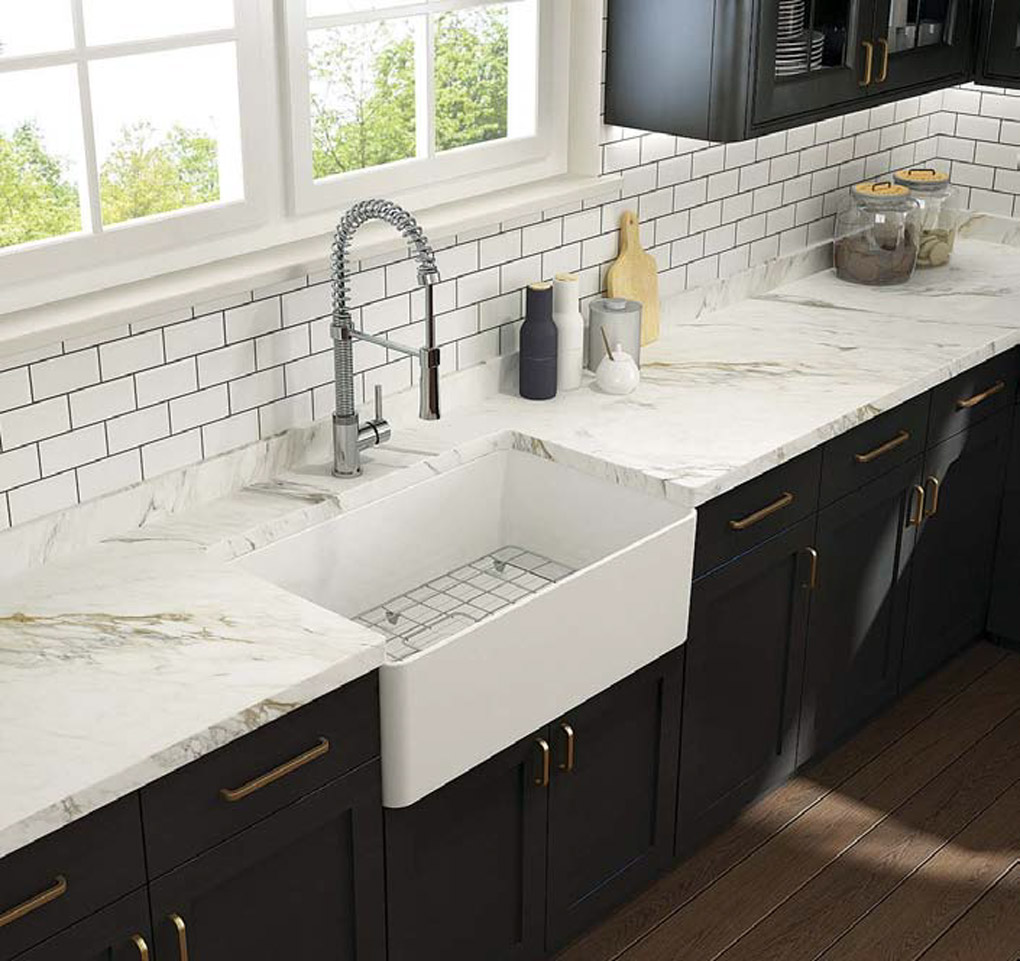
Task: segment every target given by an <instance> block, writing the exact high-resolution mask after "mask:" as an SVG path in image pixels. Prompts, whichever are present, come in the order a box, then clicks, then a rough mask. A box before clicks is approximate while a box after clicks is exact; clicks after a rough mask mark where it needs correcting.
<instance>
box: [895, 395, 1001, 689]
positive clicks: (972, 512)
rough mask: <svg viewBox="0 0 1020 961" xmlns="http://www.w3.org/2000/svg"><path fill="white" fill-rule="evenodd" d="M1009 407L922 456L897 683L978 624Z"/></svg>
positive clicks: (976, 630) (985, 597)
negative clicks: (921, 491)
mask: <svg viewBox="0 0 1020 961" xmlns="http://www.w3.org/2000/svg"><path fill="white" fill-rule="evenodd" d="M1012 413H1013V412H1012V410H1010V409H1006V410H1000V411H999V412H998V413H997V414H993V415H992V416H991V417H989V418H988V419H987V420H984V421H981V422H980V423H978V424H975V425H974V426H973V427H969V428H967V429H966V430H964V431H961V432H960V433H958V434H955V435H954V436H953V437H950V438H949V439H948V440H944V441H942V443H940V444H937V445H936V446H935V447H932V448H931V449H930V450H929V451H928V453H927V455H926V456H925V465H924V477H925V480H924V488H925V492H926V497H925V506H924V520H923V522H922V524H921V526H920V527H919V528H918V532H917V543H916V546H915V547H914V554H913V561H912V565H911V566H912V571H911V578H910V607H909V614H908V618H907V630H906V640H905V642H904V648H903V670H902V676H901V686H906V685H909V684H912V683H913V682H914V681H917V680H919V679H920V678H922V677H924V676H925V675H926V674H929V673H930V672H931V671H932V670H934V669H935V668H936V667H938V665H939V664H941V663H942V662H943V661H944V660H946V659H947V658H949V657H951V656H952V655H953V654H955V653H956V652H957V651H959V650H960V649H961V648H962V647H963V646H964V645H966V644H967V643H969V642H970V641H972V640H974V638H975V637H977V636H978V635H979V634H980V633H981V632H982V631H983V630H984V628H985V621H986V617H987V613H988V601H989V596H990V593H991V583H992V567H993V564H994V559H995V550H996V538H997V534H998V527H999V514H1000V506H1001V503H1002V490H1003V484H1004V479H1005V468H1006V461H1007V457H1008V453H1009V438H1010V428H1011V425H1012Z"/></svg>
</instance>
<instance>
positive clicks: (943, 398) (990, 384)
mask: <svg viewBox="0 0 1020 961" xmlns="http://www.w3.org/2000/svg"><path fill="white" fill-rule="evenodd" d="M1016 382H1017V352H1016V351H1013V350H1011V351H1009V352H1008V353H1005V354H1000V355H999V356H998V357H993V358H992V359H991V360H989V361H985V363H983V364H979V365H978V366H977V367H973V368H971V369H970V370H968V371H964V373H962V374H960V375H958V376H957V377H954V378H953V379H952V380H949V381H946V383H944V384H942V385H940V386H939V387H936V388H935V390H933V391H932V401H931V420H930V422H929V425H928V446H929V447H931V446H933V445H935V444H938V443H939V442H940V441H943V440H945V439H946V438H947V437H952V436H953V435H954V434H958V433H959V432H960V431H961V430H964V429H966V428H967V427H970V426H971V424H976V423H978V422H979V421H982V420H984V419H985V418H987V417H990V416H991V415H992V414H994V413H995V412H996V411H999V410H1002V408H1003V407H1008V406H1009V405H1010V404H1011V403H1012V402H1013V398H1014V396H1015V394H1016Z"/></svg>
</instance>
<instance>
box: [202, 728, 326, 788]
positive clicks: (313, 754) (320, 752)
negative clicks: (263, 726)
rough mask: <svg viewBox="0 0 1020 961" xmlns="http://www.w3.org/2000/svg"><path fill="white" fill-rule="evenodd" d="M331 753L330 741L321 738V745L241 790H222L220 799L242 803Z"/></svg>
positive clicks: (274, 769) (258, 778)
mask: <svg viewBox="0 0 1020 961" xmlns="http://www.w3.org/2000/svg"><path fill="white" fill-rule="evenodd" d="M328 753H329V739H328V738H324V737H320V738H319V743H318V744H316V745H315V747H313V748H312V749H311V750H310V751H305V753H304V754H300V755H298V756H297V757H296V758H293V759H292V760H290V761H287V762H286V763H285V764H281V765H280V766H279V767H274V768H273V770H271V771H268V772H267V773H265V774H263V775H262V776H261V777H257V778H255V780H254V781H249V782H248V783H247V784H242V785H241V786H240V787H239V788H233V789H231V788H226V787H225V788H222V789H221V790H220V797H221V798H223V800H224V801H229V802H231V803H233V802H234V801H241V800H243V799H244V798H246V797H248V796H249V795H251V794H254V793H255V792H256V791H260V790H262V788H264V787H266V786H267V785H269V784H272V783H273V782H274V781H279V780H280V778H282V777H286V776H287V775H288V774H293V773H294V772H295V771H296V770H298V768H302V767H304V766H305V765H306V764H311V763H312V761H317V760H318V759H319V758H320V757H324V756H325V755H326V754H328Z"/></svg>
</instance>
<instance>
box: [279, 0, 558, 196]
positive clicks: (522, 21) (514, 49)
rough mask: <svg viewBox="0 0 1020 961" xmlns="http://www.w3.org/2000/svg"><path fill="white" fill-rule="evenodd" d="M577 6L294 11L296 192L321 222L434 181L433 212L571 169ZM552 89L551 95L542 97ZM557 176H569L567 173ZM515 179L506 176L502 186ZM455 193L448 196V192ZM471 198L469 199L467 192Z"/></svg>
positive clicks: (377, 2)
mask: <svg viewBox="0 0 1020 961" xmlns="http://www.w3.org/2000/svg"><path fill="white" fill-rule="evenodd" d="M568 7H569V4H564V3H551V2H548V0H546V2H540V0H502V2H497V3H493V2H483V0H419V2H413V0H306V2H305V3H301V2H296V3H291V4H288V10H289V16H288V21H287V23H288V38H289V42H288V57H289V64H288V66H289V80H290V100H291V119H292V131H291V137H292V143H291V149H292V155H291V159H292V177H293V183H292V190H293V197H294V199H295V205H296V208H297V209H298V210H299V211H301V212H309V211H314V210H318V209H322V208H324V207H332V208H335V207H336V206H337V205H338V204H340V203H343V202H344V201H346V200H349V199H352V198H354V197H359V196H364V195H366V194H367V193H381V192H384V191H385V192H386V195H387V196H394V195H396V196H399V195H400V194H401V193H402V192H406V191H408V190H412V189H415V190H416V193H417V195H418V196H420V195H421V192H422V191H421V188H422V185H429V187H430V189H429V191H428V193H429V195H430V200H431V202H432V203H436V202H442V201H444V200H447V199H452V198H454V197H456V196H463V194H464V185H463V183H460V184H458V185H457V186H453V185H452V182H453V181H455V180H459V179H460V178H463V177H465V176H473V177H474V178H475V183H476V185H477V186H479V187H480V188H481V189H484V184H485V182H486V178H485V177H484V176H482V175H484V174H488V175H489V178H490V179H489V183H490V187H489V189H492V187H491V185H492V184H498V185H500V186H506V185H508V179H507V172H510V176H511V179H512V181H513V182H523V181H525V180H527V179H534V178H535V177H536V176H543V175H546V176H548V175H550V174H551V173H555V172H562V170H563V167H564V157H563V156H562V152H561V151H558V148H559V147H561V146H562V143H563V140H564V137H563V129H564V125H565V108H566V102H567V93H568V91H567V85H568V77H567V75H566V74H565V73H564V69H563V68H564V67H565V66H566V65H567V63H568V61H569V58H568V57H564V56H561V57H559V58H557V57H556V56H554V50H555V48H556V47H557V45H560V46H561V47H562V48H563V49H567V47H568V46H569V45H568V44H567V40H568V33H567V31H568V24H569V17H568V15H567V14H568V10H567V8H568ZM539 90H541V91H542V94H543V95H542V97H541V98H539V96H538V91H539ZM557 168H558V169H557ZM495 171H502V174H500V175H498V179H491V178H492V177H493V176H494V172H495ZM444 184H446V185H447V186H446V188H445V189H444V186H443V185H444ZM468 192H470V190H469V191H468Z"/></svg>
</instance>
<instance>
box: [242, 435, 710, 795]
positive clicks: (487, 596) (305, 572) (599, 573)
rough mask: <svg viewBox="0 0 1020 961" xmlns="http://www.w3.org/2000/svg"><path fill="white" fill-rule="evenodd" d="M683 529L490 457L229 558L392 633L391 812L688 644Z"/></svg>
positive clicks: (560, 477) (608, 484)
mask: <svg viewBox="0 0 1020 961" xmlns="http://www.w3.org/2000/svg"><path fill="white" fill-rule="evenodd" d="M538 449H541V448H538ZM694 526H695V515H694V512H693V511H687V510H681V509H679V508H678V507H677V506H676V505H674V504H671V503H670V502H669V501H667V500H665V499H663V498H660V497H655V496H652V495H650V494H647V493H645V492H643V491H639V490H636V489H633V488H630V487H626V486H622V485H620V484H616V483H614V482H613V481H612V480H608V479H603V478H600V477H596V476H593V475H592V474H589V473H585V472H582V471H580V470H577V469H574V468H572V467H569V466H565V465H562V464H558V463H556V462H555V461H553V460H551V459H549V458H548V457H547V456H543V455H542V454H536V453H530V452H526V451H523V450H517V449H510V450H496V451H492V452H490V453H486V454H483V455H482V456H479V457H477V458H476V459H474V460H472V461H470V462H468V463H465V464H462V465H460V466H458V467H455V468H453V469H452V470H449V471H447V472H445V473H442V474H439V475H437V476H435V477H432V478H429V479H428V480H424V481H422V482H420V483H418V484H415V485H413V486H411V487H408V488H406V489H404V490H402V491H400V492H399V493H396V494H392V495H390V496H388V497H384V498H382V499H380V500H378V501H375V502H373V503H370V504H368V505H367V506H365V507H361V508H358V509H355V510H352V511H350V512H348V513H345V514H342V515H341V516H339V517H337V518H334V519H332V520H330V521H327V522H325V523H323V524H320V525H318V526H316V527H313V528H311V529H309V530H306V531H303V532H302V533H300V534H297V535H294V536H291V537H289V538H286V539H285V540H281V541H278V542H276V543H274V544H271V545H269V546H268V547H265V548H262V549H261V550H258V551H255V552H253V553H251V554H249V555H246V556H245V557H242V558H240V559H239V560H238V561H236V562H235V563H237V564H239V565H240V566H241V567H243V568H245V569H246V570H248V571H249V572H251V573H252V574H254V575H256V576H258V577H261V578H264V579H266V580H268V581H271V582H273V583H274V584H277V585H279V586H280V587H282V588H284V589H286V590H289V591H292V592H293V593H295V594H298V595H300V596H301V597H304V598H306V599H308V600H310V601H312V602H314V603H316V604H319V605H320V606H322V607H324V608H327V609H329V610H331V611H334V612H336V613H338V614H341V615H343V616H345V617H349V618H355V619H358V620H360V621H362V622H363V623H365V624H368V625H369V626H371V627H373V628H374V629H375V630H378V631H379V632H380V633H382V634H384V635H385V636H386V637H387V642H386V649H387V658H386V663H385V665H384V667H383V668H382V670H381V673H380V698H381V713H382V764H383V801H384V804H385V805H386V806H387V807H404V806H406V805H409V804H413V803H414V802H415V801H417V800H419V799H420V798H422V797H424V796H425V795H426V794H428V793H429V792H431V791H433V790H435V789H436V788H438V787H441V786H442V785H443V784H446V783H447V782H449V781H451V780H453V779H454V778H455V777H457V776H459V775H460V774H463V773H465V772H466V771H469V770H470V769H471V768H473V767H474V766H476V765H477V764H479V763H480V762H482V761H484V760H485V759H486V758H488V757H491V756H492V755H494V754H495V753H497V752H498V751H500V750H502V749H503V748H505V747H508V746H509V745H511V744H513V743H515V742H516V741H518V740H519V739H520V738H522V737H525V736H527V735H528V734H530V733H532V732H533V731H535V730H536V729H538V728H540V727H541V726H543V725H544V724H547V723H549V722H550V721H551V720H553V719H554V718H555V717H557V716H558V715H560V714H562V713H564V712H565V711H568V710H570V709H572V708H574V707H576V706H577V705H578V704H580V703H581V702H583V701H585V700H586V699H587V698H589V697H591V696H592V695H594V694H597V693H599V692H600V691H603V690H605V689H606V688H608V687H610V686H611V685H612V684H614V683H615V682H616V681H619V680H621V679H622V678H624V677H626V676H628V675H629V674H631V673H633V672H634V671H636V670H638V669H639V668H641V667H643V666H644V665H645V664H648V663H650V662H651V661H653V660H655V659H656V658H657V657H659V656H661V655H662V654H665V653H666V652H667V651H669V650H672V649H673V648H675V647H677V646H678V645H679V644H681V643H683V641H684V640H685V638H686V633H687V615H688V606H689V602H690V585H691V570H692V559H693V550H694Z"/></svg>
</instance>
